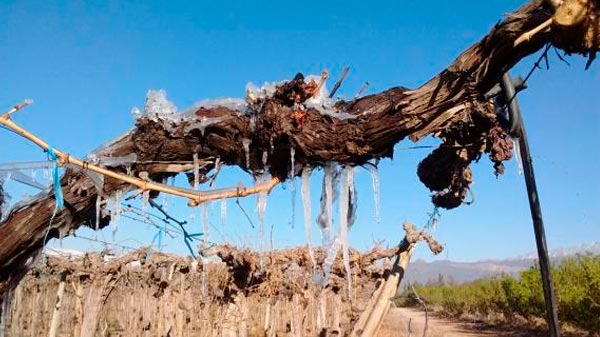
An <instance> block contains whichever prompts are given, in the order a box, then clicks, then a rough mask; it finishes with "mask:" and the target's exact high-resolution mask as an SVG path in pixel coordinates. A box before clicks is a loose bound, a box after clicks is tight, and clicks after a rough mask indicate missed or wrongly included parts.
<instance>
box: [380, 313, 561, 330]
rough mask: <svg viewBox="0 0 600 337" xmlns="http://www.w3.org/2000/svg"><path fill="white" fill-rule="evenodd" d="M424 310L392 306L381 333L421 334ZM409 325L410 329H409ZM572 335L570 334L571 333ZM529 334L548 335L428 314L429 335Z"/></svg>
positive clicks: (423, 323)
mask: <svg viewBox="0 0 600 337" xmlns="http://www.w3.org/2000/svg"><path fill="white" fill-rule="evenodd" d="M409 326H410V328H409ZM424 327H425V312H423V311H420V310H417V309H413V308H391V309H390V311H389V313H388V315H387V317H386V318H385V320H384V321H383V325H382V326H381V330H380V331H379V335H378V336H379V337H392V336H395V337H409V336H410V337H421V336H423V329H424ZM409 329H410V330H409ZM568 335H570V334H568ZM487 336H498V337H526V336H546V333H544V331H543V330H540V329H528V328H517V327H509V326H498V325H490V324H486V323H482V322H463V321H456V320H451V319H446V318H441V317H438V316H432V315H429V325H428V337H487Z"/></svg>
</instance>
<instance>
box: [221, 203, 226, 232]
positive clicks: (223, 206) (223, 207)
mask: <svg viewBox="0 0 600 337" xmlns="http://www.w3.org/2000/svg"><path fill="white" fill-rule="evenodd" d="M226 224H227V198H223V199H221V225H223V226H225V225H226Z"/></svg>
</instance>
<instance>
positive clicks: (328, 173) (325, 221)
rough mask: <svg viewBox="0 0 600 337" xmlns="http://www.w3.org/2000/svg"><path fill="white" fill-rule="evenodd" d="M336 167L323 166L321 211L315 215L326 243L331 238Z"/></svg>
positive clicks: (332, 165) (330, 164)
mask: <svg viewBox="0 0 600 337" xmlns="http://www.w3.org/2000/svg"><path fill="white" fill-rule="evenodd" d="M336 176H337V168H336V166H335V164H333V163H328V164H327V165H326V166H325V173H324V175H323V187H322V190H321V211H320V213H319V216H318V217H317V222H318V224H319V227H320V228H321V235H322V238H323V242H324V243H327V242H329V241H330V239H331V228H332V227H333V200H334V198H335V192H336V191H335V186H334V184H335V180H336Z"/></svg>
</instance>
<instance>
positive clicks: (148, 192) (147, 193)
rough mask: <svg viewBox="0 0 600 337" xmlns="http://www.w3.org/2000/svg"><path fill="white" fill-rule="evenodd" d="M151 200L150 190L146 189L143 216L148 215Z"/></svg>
mask: <svg viewBox="0 0 600 337" xmlns="http://www.w3.org/2000/svg"><path fill="white" fill-rule="evenodd" d="M149 202H150V191H148V190H145V191H144V192H142V207H141V212H142V218H145V217H146V212H148V203H149Z"/></svg>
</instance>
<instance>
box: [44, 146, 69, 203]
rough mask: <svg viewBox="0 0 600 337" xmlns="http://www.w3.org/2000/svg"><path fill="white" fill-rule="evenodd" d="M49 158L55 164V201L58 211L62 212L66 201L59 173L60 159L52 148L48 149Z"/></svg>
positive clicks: (53, 167)
mask: <svg viewBox="0 0 600 337" xmlns="http://www.w3.org/2000/svg"><path fill="white" fill-rule="evenodd" d="M47 152H48V158H49V159H50V160H51V161H52V162H54V165H53V166H52V179H53V180H54V199H55V200H56V206H55V207H56V210H58V211H60V210H62V209H63V206H64V204H65V201H64V199H63V194H62V188H61V187H60V174H59V172H58V162H57V160H58V158H57V157H56V153H54V149H53V148H52V147H50V146H49V147H48V150H47Z"/></svg>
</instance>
